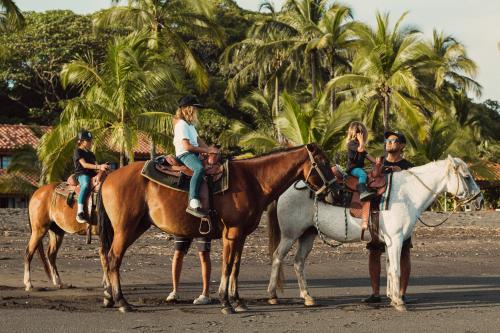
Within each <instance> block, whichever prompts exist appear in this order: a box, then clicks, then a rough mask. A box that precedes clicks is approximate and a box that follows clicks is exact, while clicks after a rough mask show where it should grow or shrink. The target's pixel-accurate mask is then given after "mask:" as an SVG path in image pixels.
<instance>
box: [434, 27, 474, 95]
mask: <svg viewBox="0 0 500 333" xmlns="http://www.w3.org/2000/svg"><path fill="white" fill-rule="evenodd" d="M432 36H433V39H432V42H431V48H432V51H433V54H432V57H431V59H430V61H429V62H430V64H431V65H432V66H429V69H430V70H432V72H433V73H434V79H435V85H434V88H435V89H442V88H444V87H445V86H446V84H447V85H448V86H450V85H451V86H453V87H454V88H456V89H457V90H462V91H465V92H470V93H473V94H474V95H475V96H476V97H479V96H480V95H481V85H480V84H479V83H478V82H476V81H474V80H473V78H474V77H475V76H476V75H477V65H476V63H475V62H474V61H473V60H471V59H470V58H468V57H467V53H466V51H465V47H464V45H463V44H461V43H459V42H458V41H457V40H456V39H455V38H453V37H452V36H445V35H444V33H443V32H441V33H438V32H437V31H436V30H434V31H433V35H432Z"/></svg>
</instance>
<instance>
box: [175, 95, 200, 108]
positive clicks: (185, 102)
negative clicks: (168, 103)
mask: <svg viewBox="0 0 500 333" xmlns="http://www.w3.org/2000/svg"><path fill="white" fill-rule="evenodd" d="M178 106H179V107H180V108H181V107H183V106H195V107H197V108H199V109H201V108H203V105H202V104H201V103H200V101H199V100H198V97H196V96H194V95H186V96H184V97H182V98H181V99H180V100H179V101H178Z"/></svg>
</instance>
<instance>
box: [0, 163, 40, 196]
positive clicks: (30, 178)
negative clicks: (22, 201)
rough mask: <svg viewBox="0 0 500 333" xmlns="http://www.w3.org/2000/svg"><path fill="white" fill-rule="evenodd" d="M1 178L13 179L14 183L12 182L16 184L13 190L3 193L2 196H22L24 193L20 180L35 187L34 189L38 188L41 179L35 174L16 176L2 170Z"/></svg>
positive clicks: (18, 174)
mask: <svg viewBox="0 0 500 333" xmlns="http://www.w3.org/2000/svg"><path fill="white" fill-rule="evenodd" d="M0 177H1V178H3V177H7V178H6V179H13V180H14V182H12V183H13V184H15V185H14V187H13V188H11V190H10V191H9V193H3V192H2V194H21V193H23V190H22V183H21V182H20V181H19V179H21V180H22V181H25V182H27V183H29V184H31V185H33V186H34V187H38V181H39V179H40V177H39V176H38V175H37V174H34V173H27V172H16V173H14V174H7V173H6V172H5V170H4V169H0Z"/></svg>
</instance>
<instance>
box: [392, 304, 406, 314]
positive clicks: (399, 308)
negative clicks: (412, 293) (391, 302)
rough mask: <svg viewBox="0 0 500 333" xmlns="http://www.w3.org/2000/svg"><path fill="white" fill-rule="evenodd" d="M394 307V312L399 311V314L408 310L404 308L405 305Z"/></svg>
mask: <svg viewBox="0 0 500 333" xmlns="http://www.w3.org/2000/svg"><path fill="white" fill-rule="evenodd" d="M394 307H395V308H396V310H398V311H401V312H406V311H408V309H407V308H406V305H405V304H400V305H396V306H394Z"/></svg>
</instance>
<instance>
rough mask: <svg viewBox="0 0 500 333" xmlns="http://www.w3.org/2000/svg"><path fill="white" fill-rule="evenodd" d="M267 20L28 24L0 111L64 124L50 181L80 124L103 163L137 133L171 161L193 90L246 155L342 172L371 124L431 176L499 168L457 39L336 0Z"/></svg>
mask: <svg viewBox="0 0 500 333" xmlns="http://www.w3.org/2000/svg"><path fill="white" fill-rule="evenodd" d="M0 1H1V0H0ZM6 1H8V0H3V1H2V2H0V4H3V3H5V2H6ZM115 2H116V1H115ZM2 8H7V7H6V6H4V7H1V6H0V10H2ZM261 9H262V12H259V13H257V12H251V11H246V10H243V9H241V8H240V7H238V5H237V4H236V3H235V2H234V1H233V0H201V1H199V0H185V1H181V0H168V1H167V0H148V1H139V0H132V1H129V4H128V5H127V6H117V7H113V8H111V9H109V10H104V11H101V12H99V13H95V14H94V15H91V16H82V15H75V14H73V13H72V12H69V11H50V12H46V13H26V18H25V20H26V27H25V28H24V30H20V31H16V32H12V33H9V34H5V33H3V34H2V33H0V45H5V47H3V48H1V47H0V104H1V105H2V115H4V114H8V115H9V116H8V118H7V117H5V116H0V122H28V123H31V122H37V123H40V124H48V123H53V122H54V121H58V126H57V127H56V128H55V129H54V131H53V132H51V134H50V135H47V136H46V137H44V140H43V141H42V142H43V145H42V148H41V150H40V151H39V153H40V156H41V157H42V160H43V162H44V177H45V178H44V179H45V180H55V179H60V178H62V177H63V176H64V175H65V174H66V172H67V171H68V170H70V169H71V163H70V159H69V156H70V155H71V153H72V151H73V149H74V144H75V143H74V137H75V135H76V132H77V131H78V130H79V129H80V128H81V127H87V128H88V129H90V130H92V131H94V133H95V134H96V135H97V138H96V148H97V152H98V153H99V155H100V154H103V155H102V156H101V157H100V158H103V159H108V160H109V159H110V158H112V156H110V155H109V151H108V152H106V151H107V150H109V149H110V148H113V149H114V150H117V151H120V152H121V153H122V154H121V155H122V162H124V157H125V156H129V157H131V154H132V151H131V149H132V147H133V145H134V144H135V143H136V142H137V136H138V135H139V134H141V135H142V134H145V135H147V136H148V137H149V138H151V139H153V141H154V142H155V143H156V144H159V145H161V146H163V147H164V148H166V149H167V150H171V149H172V147H171V132H170V131H171V123H170V118H171V115H172V114H173V112H174V111H175V107H176V105H175V104H176V100H177V99H178V98H179V97H180V96H181V95H182V94H184V93H186V92H188V91H189V92H197V94H198V95H199V97H200V99H201V100H202V101H203V103H204V104H205V105H207V106H208V107H209V109H206V110H203V111H202V112H201V113H200V124H199V132H200V135H201V136H202V137H203V138H204V139H205V140H206V141H207V142H209V143H222V144H223V145H224V147H226V149H228V150H230V151H231V152H234V153H240V152H242V151H244V152H245V151H246V152H252V153H258V152H265V151H269V150H271V149H273V148H275V147H281V146H288V145H297V144H303V143H307V142H311V141H316V142H318V143H319V144H321V145H322V146H323V148H324V149H325V151H327V153H328V154H329V155H330V156H331V157H332V158H334V159H335V162H340V161H341V160H342V159H343V158H344V155H345V154H344V153H343V150H344V148H345V147H344V139H345V129H346V126H347V124H348V123H349V122H350V121H352V120H361V121H363V122H364V123H365V124H366V125H367V126H368V128H369V131H370V138H371V142H370V143H369V147H368V148H369V149H370V152H371V153H374V155H377V154H382V153H383V149H382V148H383V146H382V133H383V129H384V128H394V129H399V130H402V131H403V132H405V133H406V134H407V138H408V141H409V143H408V145H407V151H406V153H407V156H408V157H409V158H410V159H412V160H413V161H414V162H416V163H417V164H420V163H426V162H428V161H431V160H435V159H440V158H443V157H446V156H447V154H452V155H454V156H458V157H462V158H463V159H465V160H467V161H469V162H476V161H479V162H477V163H478V164H477V169H478V170H479V169H480V168H481V166H480V164H481V163H482V161H483V160H490V161H496V162H500V160H499V158H500V157H499V156H500V144H499V141H500V134H499V133H500V127H499V126H500V107H499V105H498V102H495V101H486V102H484V103H475V102H474V101H473V100H472V96H479V94H480V91H481V86H480V84H479V83H478V82H476V81H475V75H476V74H477V65H476V64H475V63H474V61H473V60H472V59H470V58H469V57H468V54H467V52H466V48H465V46H464V45H463V44H461V43H460V42H459V41H457V40H456V39H455V38H454V37H453V36H451V35H448V34H445V33H442V32H436V31H434V33H433V35H432V36H424V35H423V34H422V33H420V32H419V31H417V30H416V29H414V28H412V27H411V26H405V25H403V23H404V19H405V16H406V14H404V15H402V16H401V17H400V18H399V19H398V20H397V21H396V22H395V24H392V23H391V22H390V21H389V14H379V13H378V14H377V16H376V18H377V22H376V24H375V26H373V27H371V26H368V25H367V24H365V23H363V22H359V21H357V20H356V18H355V17H353V15H352V12H351V10H350V8H349V7H347V6H344V5H341V4H339V3H337V2H334V1H321V0H288V1H286V3H285V5H284V6H283V9H282V10H281V11H277V10H276V9H275V8H274V7H273V6H272V3H271V2H269V1H264V2H262V6H261ZM1 18H2V16H1V15H0V27H1V22H2V21H1ZM92 22H93V23H94V26H92ZM94 28H98V29H97V31H98V35H95V34H94ZM126 36H128V37H126ZM114 37H120V38H118V39H116V40H115V39H114ZM111 40H112V41H113V42H112V43H111V44H109V41H111ZM108 44H109V46H108ZM75 59H76V60H75ZM59 74H61V75H60V76H59ZM4 110H5V111H6V112H3V111H4ZM61 110H64V111H63V112H62V114H61ZM104 141H106V144H104Z"/></svg>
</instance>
